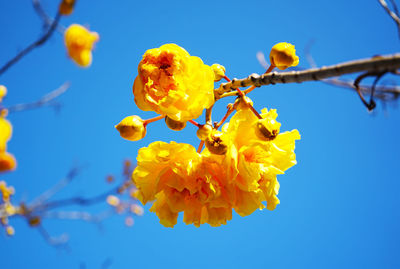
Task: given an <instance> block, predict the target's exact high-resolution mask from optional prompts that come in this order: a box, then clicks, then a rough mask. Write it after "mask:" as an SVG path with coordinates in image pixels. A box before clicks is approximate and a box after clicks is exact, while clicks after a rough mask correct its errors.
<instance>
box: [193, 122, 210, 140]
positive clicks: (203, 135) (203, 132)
mask: <svg viewBox="0 0 400 269" xmlns="http://www.w3.org/2000/svg"><path fill="white" fill-rule="evenodd" d="M212 130H213V127H212V126H211V125H210V124H204V125H200V126H199V129H198V130H197V132H196V135H197V137H198V138H199V139H200V140H201V141H204V140H206V139H207V137H208V136H209V135H210V134H211V131H212Z"/></svg>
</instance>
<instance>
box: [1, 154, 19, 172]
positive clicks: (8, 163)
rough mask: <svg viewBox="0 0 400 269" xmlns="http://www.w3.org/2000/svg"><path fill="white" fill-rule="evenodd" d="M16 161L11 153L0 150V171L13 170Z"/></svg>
mask: <svg viewBox="0 0 400 269" xmlns="http://www.w3.org/2000/svg"><path fill="white" fill-rule="evenodd" d="M16 166H17V162H16V161H15V158H14V156H13V155H11V154H10V153H8V152H0V172H6V171H10V170H14V169H15V167H16Z"/></svg>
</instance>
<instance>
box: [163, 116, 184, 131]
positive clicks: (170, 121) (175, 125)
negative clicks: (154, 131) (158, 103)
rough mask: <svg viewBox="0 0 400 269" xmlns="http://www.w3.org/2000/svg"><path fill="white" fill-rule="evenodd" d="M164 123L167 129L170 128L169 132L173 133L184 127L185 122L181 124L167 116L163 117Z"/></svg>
mask: <svg viewBox="0 0 400 269" xmlns="http://www.w3.org/2000/svg"><path fill="white" fill-rule="evenodd" d="M165 123H166V124H167V126H168V128H170V129H171V130H174V131H180V130H183V129H184V128H185V127H186V121H185V122H181V121H177V120H173V119H171V118H170V117H168V116H166V117H165Z"/></svg>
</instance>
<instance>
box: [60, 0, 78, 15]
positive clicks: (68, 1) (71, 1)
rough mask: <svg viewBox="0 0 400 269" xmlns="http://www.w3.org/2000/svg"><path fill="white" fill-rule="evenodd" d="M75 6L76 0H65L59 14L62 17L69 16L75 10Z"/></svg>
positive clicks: (61, 4)
mask: <svg viewBox="0 0 400 269" xmlns="http://www.w3.org/2000/svg"><path fill="white" fill-rule="evenodd" d="M74 5H75V0H63V1H62V2H61V3H60V6H59V8H58V12H60V14H61V15H64V16H68V15H70V14H71V13H72V11H73V10H74Z"/></svg>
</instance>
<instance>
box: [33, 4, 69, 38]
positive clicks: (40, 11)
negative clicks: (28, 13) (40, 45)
mask: <svg viewBox="0 0 400 269" xmlns="http://www.w3.org/2000/svg"><path fill="white" fill-rule="evenodd" d="M32 5H33V8H34V9H35V11H36V13H37V14H38V15H39V17H40V19H41V20H42V21H43V27H44V28H47V27H49V26H50V25H51V24H52V23H53V22H54V19H53V18H51V17H50V16H49V15H47V13H46V12H45V11H44V9H43V7H42V4H41V3H40V0H32ZM64 30H65V28H64V27H63V26H62V25H60V24H58V25H57V31H58V32H60V33H63V32H64Z"/></svg>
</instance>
